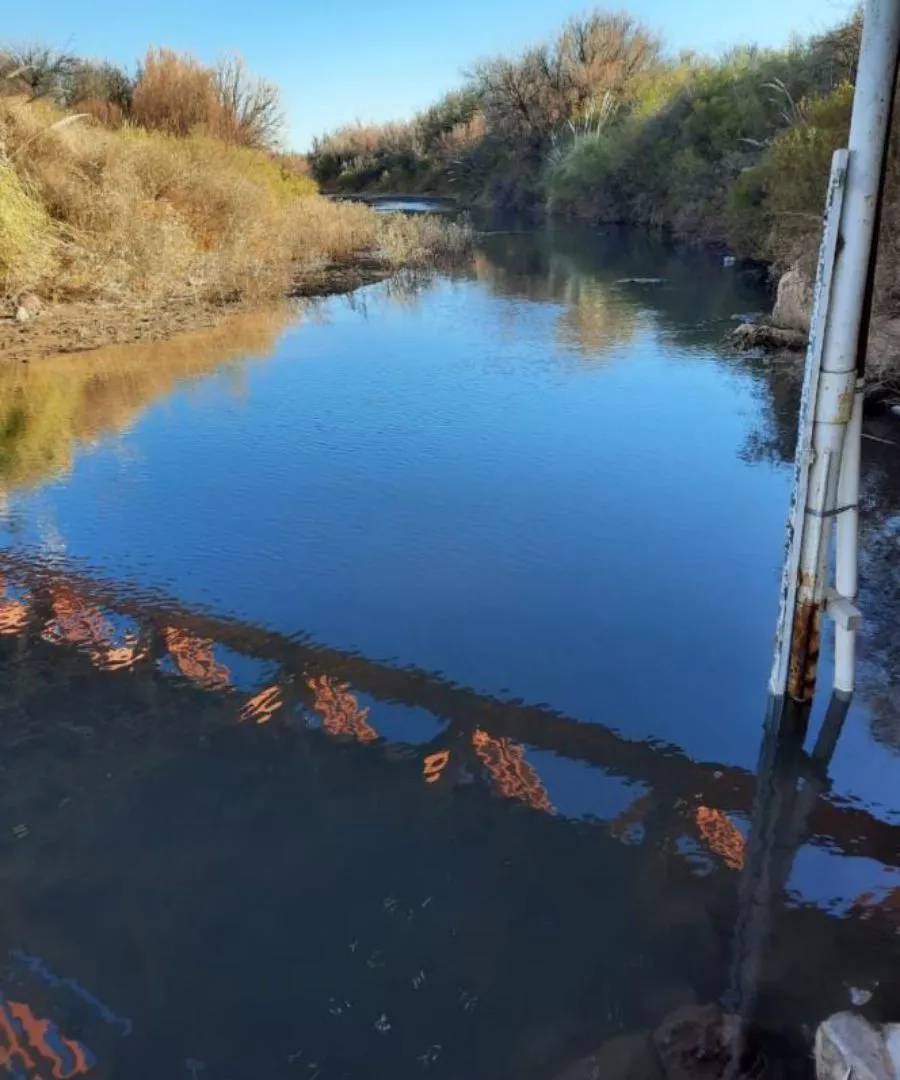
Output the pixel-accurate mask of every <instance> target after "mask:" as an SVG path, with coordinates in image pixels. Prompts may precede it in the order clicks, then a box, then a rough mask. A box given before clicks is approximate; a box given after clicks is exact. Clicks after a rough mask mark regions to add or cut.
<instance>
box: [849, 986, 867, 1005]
mask: <svg viewBox="0 0 900 1080" xmlns="http://www.w3.org/2000/svg"><path fill="white" fill-rule="evenodd" d="M850 1000H851V1002H852V1003H853V1004H854V1005H855V1006H856V1007H857V1009H860V1008H862V1006H863V1005H868V1004H869V1002H870V1001H871V1000H872V991H871V990H861V989H860V988H859V987H858V986H851V987H850Z"/></svg>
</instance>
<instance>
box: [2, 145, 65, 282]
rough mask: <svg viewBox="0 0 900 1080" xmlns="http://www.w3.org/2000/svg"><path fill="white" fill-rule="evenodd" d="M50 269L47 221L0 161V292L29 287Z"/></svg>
mask: <svg viewBox="0 0 900 1080" xmlns="http://www.w3.org/2000/svg"><path fill="white" fill-rule="evenodd" d="M53 268H54V259H53V232H52V224H51V222H50V218H49V217H48V215H47V213H46V212H45V210H44V208H43V207H42V206H41V204H40V202H38V200H37V199H34V198H33V197H32V196H31V195H29V193H28V192H27V191H26V190H25V188H24V186H23V184H22V181H21V180H20V179H19V177H18V176H17V175H16V173H15V171H14V170H13V168H12V166H11V165H9V164H7V163H5V162H3V161H0V292H3V291H6V290H9V289H10V287H11V286H13V285H19V286H21V287H24V288H30V287H33V286H34V285H35V284H36V283H37V282H39V281H41V280H42V279H43V278H45V277H46V276H47V275H48V274H50V273H52V271H53Z"/></svg>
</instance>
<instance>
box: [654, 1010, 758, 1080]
mask: <svg viewBox="0 0 900 1080" xmlns="http://www.w3.org/2000/svg"><path fill="white" fill-rule="evenodd" d="M743 1034H744V1032H743V1025H742V1023H741V1020H740V1018H739V1017H737V1016H733V1015H731V1014H730V1013H725V1012H723V1011H722V1010H721V1009H720V1008H719V1007H718V1006H717V1005H685V1006H683V1007H682V1008H680V1009H677V1010H676V1011H675V1012H674V1013H672V1014H671V1016H669V1017H667V1018H666V1019H665V1020H664V1021H663V1023H662V1024H661V1025H660V1026H659V1027H658V1028H657V1030H656V1031H655V1032H654V1034H653V1042H654V1045H655V1046H656V1051H657V1053H658V1054H659V1058H660V1061H661V1062H662V1066H663V1071H664V1073H665V1077H666V1080H721V1078H723V1077H726V1076H727V1077H729V1080H739V1078H740V1077H742V1076H744V1075H752V1074H750V1073H743V1072H742V1071H741V1069H740V1060H741V1059H742V1058H743V1057H744V1039H743ZM732 1063H734V1064H732Z"/></svg>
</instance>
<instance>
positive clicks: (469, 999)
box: [459, 990, 478, 1013]
mask: <svg viewBox="0 0 900 1080" xmlns="http://www.w3.org/2000/svg"><path fill="white" fill-rule="evenodd" d="M459 1003H460V1005H462V1010H463V1012H465V1013H470V1012H471V1011H472V1010H473V1009H474V1008H475V1006H476V1005H477V1004H478V995H477V994H469V993H466V991H465V990H462V991H460V995H459Z"/></svg>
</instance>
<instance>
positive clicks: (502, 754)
mask: <svg viewBox="0 0 900 1080" xmlns="http://www.w3.org/2000/svg"><path fill="white" fill-rule="evenodd" d="M472 745H473V746H474V748H475V753H476V754H477V755H478V758H479V760H480V761H481V764H482V765H483V766H484V767H485V769H487V771H488V773H489V774H490V776H491V779H492V781H493V783H494V787H495V789H496V790H497V791H498V792H499V793H500V794H501V795H503V796H505V797H506V798H507V799H519V800H520V801H521V802H523V803H526V804H527V805H528V806H530V807H532V808H533V809H535V810H545V811H546V812H547V813H549V814H553V813H555V812H556V811H555V808H554V806H553V803H551V802H550V797H549V795H548V794H547V789H546V788H545V787H544V785H543V784H542V783H541V778H540V777H539V776H538V774H537V772H536V770H535V769H534V768H533V766H531V765H529V764H528V762H527V761H526V760H525V747H524V746H522V745H521V744H519V743H516V742H513V740H512V739H507V738H500V739H495V738H494V737H493V736H492V735H488V733H487V732H486V731H483V730H482V729H481V728H477V729H476V731H475V732H474V734H473V735H472Z"/></svg>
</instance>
